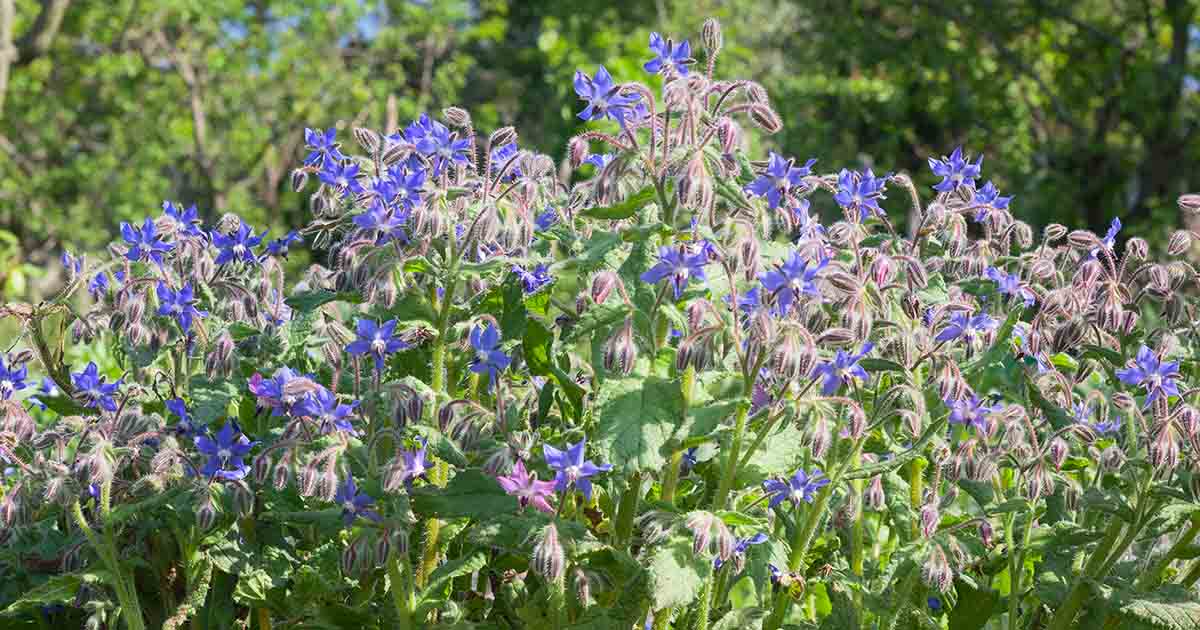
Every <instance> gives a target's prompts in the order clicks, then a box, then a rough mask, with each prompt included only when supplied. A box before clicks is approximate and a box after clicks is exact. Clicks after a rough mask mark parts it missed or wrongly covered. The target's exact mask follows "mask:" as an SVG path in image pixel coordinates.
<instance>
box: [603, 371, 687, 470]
mask: <svg viewBox="0 0 1200 630" xmlns="http://www.w3.org/2000/svg"><path fill="white" fill-rule="evenodd" d="M596 409H597V415H598V417H599V420H598V422H597V427H596V429H597V430H596V442H595V443H596V445H597V446H598V447H599V448H600V452H601V453H603V454H604V455H603V458H604V460H605V462H606V463H610V464H612V465H613V466H615V467H616V468H617V469H618V470H624V471H627V472H634V471H639V470H656V471H657V470H661V469H662V467H663V466H664V465H666V463H667V460H666V458H665V457H664V456H663V453H662V451H663V446H665V445H666V444H667V442H668V440H670V438H671V436H672V435H673V434H674V432H675V427H676V425H677V424H679V422H680V420H681V418H682V417H683V395H682V393H681V392H680V391H679V384H678V383H675V382H673V381H668V380H666V379H663V378H660V377H657V376H649V377H638V376H632V377H629V378H621V379H612V380H609V381H606V382H605V383H604V386H603V387H602V388H601V390H600V395H599V396H598V397H597V400H596Z"/></svg>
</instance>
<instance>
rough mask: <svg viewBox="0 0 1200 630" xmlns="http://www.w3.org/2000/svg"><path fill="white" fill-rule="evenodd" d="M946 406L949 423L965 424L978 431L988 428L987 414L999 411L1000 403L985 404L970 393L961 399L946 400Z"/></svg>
mask: <svg viewBox="0 0 1200 630" xmlns="http://www.w3.org/2000/svg"><path fill="white" fill-rule="evenodd" d="M944 402H945V403H946V407H948V408H949V409H950V424H965V425H967V426H972V427H975V428H976V429H977V430H979V431H986V430H987V428H988V424H987V416H988V414H990V413H996V412H997V411H1000V409H1001V406H1000V405H985V404H983V401H982V400H980V398H979V396H978V395H976V394H974V393H972V394H971V395H969V396H967V397H965V398H963V399H961V400H946V401H944Z"/></svg>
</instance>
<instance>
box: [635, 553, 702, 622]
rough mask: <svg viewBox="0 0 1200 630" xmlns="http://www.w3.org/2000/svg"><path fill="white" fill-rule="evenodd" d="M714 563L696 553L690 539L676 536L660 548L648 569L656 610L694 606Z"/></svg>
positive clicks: (653, 554) (653, 556)
mask: <svg viewBox="0 0 1200 630" xmlns="http://www.w3.org/2000/svg"><path fill="white" fill-rule="evenodd" d="M711 562H712V560H711V559H709V558H707V557H704V556H703V555H700V554H696V553H692V543H691V541H689V540H687V539H686V538H682V537H675V538H672V539H671V540H670V541H669V542H668V543H666V544H663V545H659V546H658V547H656V548H655V550H654V551H653V553H652V554H651V556H650V562H649V565H648V566H647V568H646V570H647V572H648V573H649V577H650V597H651V599H652V600H653V601H654V610H662V609H663V608H669V607H674V606H686V605H688V604H689V603H691V601H692V600H693V599H695V598H696V595H697V594H699V593H700V588H701V587H702V586H703V585H704V578H705V576H706V575H708V573H709V571H710V570H711V567H712V565H711Z"/></svg>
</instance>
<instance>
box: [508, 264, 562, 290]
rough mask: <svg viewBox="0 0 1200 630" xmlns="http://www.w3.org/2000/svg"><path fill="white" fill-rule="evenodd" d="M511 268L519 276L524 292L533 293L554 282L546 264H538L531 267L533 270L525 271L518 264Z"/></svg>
mask: <svg viewBox="0 0 1200 630" xmlns="http://www.w3.org/2000/svg"><path fill="white" fill-rule="evenodd" d="M512 270H513V273H515V274H517V277H518V278H520V280H521V286H522V287H523V288H524V290H525V292H526V293H533V292H535V291H537V290H538V289H540V288H542V287H544V286H546V285H547V284H550V283H551V282H554V278H553V276H551V275H550V272H549V270H547V268H546V265H538V266H536V267H534V268H533V271H525V269H524V268H523V267H521V266H520V265H513V268H512Z"/></svg>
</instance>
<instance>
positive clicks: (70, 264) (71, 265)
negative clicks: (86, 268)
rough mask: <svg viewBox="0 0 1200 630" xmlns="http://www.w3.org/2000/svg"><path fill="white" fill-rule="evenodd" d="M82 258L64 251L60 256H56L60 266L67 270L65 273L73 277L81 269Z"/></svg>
mask: <svg viewBox="0 0 1200 630" xmlns="http://www.w3.org/2000/svg"><path fill="white" fill-rule="evenodd" d="M83 259H84V257H83V256H78V257H76V256H75V255H73V254H71V252H67V251H64V252H63V253H62V256H60V257H59V258H58V261H59V262H61V263H62V266H63V268H64V269H66V270H67V273H68V274H70V275H71V277H72V278H74V277H75V276H77V275H79V272H80V271H83Z"/></svg>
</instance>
